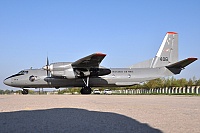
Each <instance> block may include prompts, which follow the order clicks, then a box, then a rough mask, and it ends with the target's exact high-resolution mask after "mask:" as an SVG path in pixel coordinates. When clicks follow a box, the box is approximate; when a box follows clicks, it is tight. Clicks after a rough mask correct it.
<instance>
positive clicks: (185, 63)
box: [166, 58, 197, 74]
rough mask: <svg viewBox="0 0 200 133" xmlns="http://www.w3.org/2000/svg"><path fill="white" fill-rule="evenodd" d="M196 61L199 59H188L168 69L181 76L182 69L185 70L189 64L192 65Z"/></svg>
mask: <svg viewBox="0 0 200 133" xmlns="http://www.w3.org/2000/svg"><path fill="white" fill-rule="evenodd" d="M196 60H197V58H187V59H184V60H181V61H179V62H176V63H174V64H171V65H169V66H166V67H167V68H168V69H169V70H170V71H171V72H173V73H174V74H179V73H180V72H181V70H182V69H184V68H185V67H186V66H188V65H189V64H191V63H192V62H194V61H196Z"/></svg>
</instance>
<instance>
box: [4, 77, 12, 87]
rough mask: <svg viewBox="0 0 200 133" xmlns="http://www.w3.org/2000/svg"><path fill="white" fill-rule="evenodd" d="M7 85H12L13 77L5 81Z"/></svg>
mask: <svg viewBox="0 0 200 133" xmlns="http://www.w3.org/2000/svg"><path fill="white" fill-rule="evenodd" d="M3 83H4V84H5V85H11V78H7V79H5V80H4V81H3Z"/></svg>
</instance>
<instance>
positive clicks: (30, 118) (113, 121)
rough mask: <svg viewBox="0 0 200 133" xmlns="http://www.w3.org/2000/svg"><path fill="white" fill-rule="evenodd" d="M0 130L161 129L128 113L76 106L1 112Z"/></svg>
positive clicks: (94, 132) (153, 132)
mask: <svg viewBox="0 0 200 133" xmlns="http://www.w3.org/2000/svg"><path fill="white" fill-rule="evenodd" d="M0 132H1V133H6V132H9V133H10V132H15V133H16V132H20V133H23V132H24V133H31V132H37V133H38V132H45V133H62V132H63V133H79V132H81V133H104V132H105V133H110V132H115V133H118V132H120V133H134V132H135V133H161V132H162V131H160V130H159V129H155V128H152V127H150V126H149V125H148V124H145V123H140V122H138V121H137V120H134V119H132V118H130V117H127V116H124V115H121V114H116V113H111V112H98V111H89V110H85V109H76V108H54V109H46V110H30V111H16V112H2V113H0Z"/></svg>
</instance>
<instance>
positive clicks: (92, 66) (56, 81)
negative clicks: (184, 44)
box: [4, 32, 197, 94]
mask: <svg viewBox="0 0 200 133" xmlns="http://www.w3.org/2000/svg"><path fill="white" fill-rule="evenodd" d="M105 56H106V54H103V53H94V54H91V55H89V56H86V57H84V58H81V59H79V60H77V61H75V62H58V63H52V64H49V61H48V58H47V64H46V65H45V66H44V67H43V68H41V69H26V70H22V71H20V72H19V73H17V74H15V75H12V76H10V77H8V78H6V79H5V80H4V84H6V85H9V86H12V87H19V88H22V89H23V91H22V94H28V89H25V88H54V87H55V88H57V89H58V88H60V87H82V89H81V94H91V91H92V90H91V87H116V86H132V85H136V84H140V83H142V82H145V81H149V80H152V79H156V78H161V77H165V76H172V75H175V74H179V73H180V72H181V70H183V69H184V68H185V67H186V66H187V65H189V64H190V63H192V62H194V61H196V60H197V58H187V59H184V60H181V61H178V34H177V33H176V32H167V34H166V36H165V37H164V40H163V42H162V44H161V46H160V49H159V50H158V52H157V54H156V56H155V57H154V58H152V59H149V60H147V61H144V62H141V63H138V64H135V65H132V66H130V67H127V68H105V67H102V66H100V63H101V61H102V60H103V59H104V57H105Z"/></svg>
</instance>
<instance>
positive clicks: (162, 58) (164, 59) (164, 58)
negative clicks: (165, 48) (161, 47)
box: [160, 57, 168, 61]
mask: <svg viewBox="0 0 200 133" xmlns="http://www.w3.org/2000/svg"><path fill="white" fill-rule="evenodd" d="M160 61H168V57H160Z"/></svg>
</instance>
